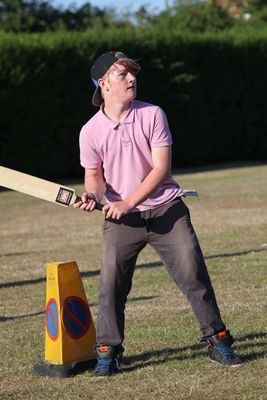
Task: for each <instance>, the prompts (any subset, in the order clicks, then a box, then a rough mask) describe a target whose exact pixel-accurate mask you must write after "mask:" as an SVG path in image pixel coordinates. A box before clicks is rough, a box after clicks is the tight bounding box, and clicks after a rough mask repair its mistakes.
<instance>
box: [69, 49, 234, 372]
mask: <svg viewBox="0 0 267 400" xmlns="http://www.w3.org/2000/svg"><path fill="white" fill-rule="evenodd" d="M139 69H140V66H139V65H138V64H137V63H136V62H135V61H134V60H133V59H130V58H128V57H127V56H126V55H125V54H123V53H121V52H113V51H112V52H108V53H104V54H103V55H102V56H100V57H98V58H97V60H96V61H95V62H94V64H93V66H92V69H91V78H92V80H93V82H94V84H95V85H96V89H95V93H94V95H93V99H92V102H93V104H94V105H95V106H97V107H100V109H99V111H98V112H97V113H96V114H95V115H94V117H93V118H91V119H90V120H89V121H88V122H87V123H86V124H85V125H84V126H83V128H82V130H81V133H80V157H81V165H82V166H83V167H84V168H85V189H86V192H85V193H84V194H83V195H82V200H81V201H80V202H79V203H77V204H76V205H75V207H79V208H81V209H82V210H85V211H90V212H91V211H93V210H94V208H95V206H96V203H98V202H99V201H100V200H101V199H102V197H103V195H105V199H106V204H105V205H104V207H103V210H102V213H103V215H104V217H105V221H104V226H103V246H102V263H101V274H100V286H99V301H98V321H97V327H96V331H97V346H96V353H97V366H96V369H95V375H96V376H106V375H111V374H113V373H117V372H120V370H121V359H122V353H123V350H124V349H123V346H122V345H123V341H124V322H125V315H124V311H125V304H126V301H127V295H128V294H129V292H130V289H131V284H132V277H133V273H134V268H135V264H136V261H137V256H138V254H139V253H140V251H141V250H142V249H143V248H144V247H145V246H146V245H147V244H150V245H151V246H152V247H153V248H154V249H155V250H156V252H157V253H158V255H159V257H160V258H161V260H162V262H163V264H164V265H165V267H166V268H167V270H168V272H169V274H170V276H171V277H172V278H173V279H174V281H175V282H176V284H177V285H178V286H179V288H180V289H181V290H182V291H183V293H184V294H185V295H186V296H187V299H188V301H189V302H190V304H191V307H192V309H193V312H194V313H195V315H196V317H197V319H198V322H199V325H200V329H201V332H202V341H203V342H206V343H207V345H208V350H209V355H210V358H211V359H212V360H213V361H217V362H219V363H221V364H224V365H230V366H238V365H240V364H241V360H240V358H239V357H237V356H236V355H235V353H234V352H233V351H232V348H231V345H232V343H233V338H232V336H231V335H230V332H229V331H228V330H226V326H225V325H224V323H223V321H222V319H221V316H220V312H219V309H218V306H217V302H216V298H215V294H214V291H213V288H212V284H211V281H210V278H209V275H208V272H207V268H206V265H205V261H204V258H203V255H202V252H201V249H200V246H199V243H198V239H197V237H196V234H195V232H194V229H193V226H192V224H191V221H190V215H189V210H188V208H187V206H186V205H185V204H184V202H183V200H182V197H181V196H182V195H183V194H184V192H183V189H182V188H181V187H180V186H179V185H178V183H177V182H176V181H175V180H174V179H173V178H172V177H171V144H172V138H171V134H170V131H169V126H168V122H167V118H166V115H165V113H164V112H163V110H162V109H161V108H160V107H157V106H154V105H152V104H148V103H144V102H141V101H137V100H135V97H136V74H137V73H138V71H139Z"/></svg>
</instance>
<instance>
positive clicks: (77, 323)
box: [62, 296, 91, 339]
mask: <svg viewBox="0 0 267 400" xmlns="http://www.w3.org/2000/svg"><path fill="white" fill-rule="evenodd" d="M62 319H63V325H64V327H65V330H66V332H67V334H68V335H69V336H70V337H71V338H72V339H79V338H81V337H82V336H84V335H85V334H86V332H87V331H88V329H89V327H90V323H91V314H90V311H89V307H88V304H87V303H86V302H85V301H84V300H83V299H81V298H80V297H78V296H70V297H67V298H66V299H65V300H64V303H63V310H62Z"/></svg>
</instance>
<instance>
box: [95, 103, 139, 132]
mask: <svg viewBox="0 0 267 400" xmlns="http://www.w3.org/2000/svg"><path fill="white" fill-rule="evenodd" d="M103 108H104V103H102V104H101V106H100V110H99V111H100V113H101V115H102V117H103V118H105V120H106V122H107V123H108V124H109V126H110V128H112V129H116V128H117V127H118V126H119V125H120V124H121V122H117V121H113V120H112V119H111V118H109V117H108V116H107V115H106V114H105V113H104V111H103ZM133 122H134V100H133V101H132V103H131V106H130V108H129V111H128V114H127V115H126V117H125V119H124V121H123V122H122V123H123V124H132V123H133Z"/></svg>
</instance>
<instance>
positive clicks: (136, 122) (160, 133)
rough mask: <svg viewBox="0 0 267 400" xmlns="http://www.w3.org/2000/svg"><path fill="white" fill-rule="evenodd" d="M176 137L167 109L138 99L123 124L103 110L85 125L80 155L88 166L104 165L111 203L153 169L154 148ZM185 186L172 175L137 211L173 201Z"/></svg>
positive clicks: (126, 193) (120, 198)
mask: <svg viewBox="0 0 267 400" xmlns="http://www.w3.org/2000/svg"><path fill="white" fill-rule="evenodd" d="M171 144H172V138H171V134H170V130H169V126H168V122H167V118H166V115H165V113H164V111H163V110H162V109H161V108H160V107H158V106H154V105H152V104H148V103H144V102H141V101H138V100H134V101H133V102H132V104H131V108H130V110H129V113H128V114H127V116H126V118H125V120H124V121H123V122H122V123H118V122H115V121H112V120H111V119H110V118H108V117H107V116H106V115H105V114H104V113H103V111H102V109H101V108H100V110H99V111H98V112H97V113H96V114H95V115H94V116H93V117H92V118H91V119H90V120H89V121H88V122H87V123H86V124H85V125H84V126H83V127H82V129H81V132H80V158H81V165H82V166H83V167H84V168H90V169H94V168H97V167H98V166H99V165H102V167H103V171H104V177H105V182H106V188H105V198H106V200H107V201H108V202H112V201H119V200H123V199H125V198H127V197H128V196H129V195H130V194H131V193H132V192H133V191H134V190H135V189H136V188H137V187H138V186H139V185H140V184H141V182H142V181H143V180H144V178H145V177H146V176H147V175H148V174H149V172H150V171H151V170H152V168H153V163H152V157H151V148H154V147H162V146H169V145H171ZM180 192H181V189H180V187H179V185H178V183H177V182H175V180H174V179H173V178H172V177H171V176H170V177H169V178H168V179H167V180H166V181H165V182H164V183H163V184H162V186H161V187H160V188H159V189H158V190H157V191H156V192H155V193H154V194H153V195H152V196H151V197H150V198H148V199H146V200H145V201H144V202H143V203H141V204H139V205H138V206H137V208H136V209H134V210H133V211H137V210H139V211H143V210H148V209H151V208H155V207H158V206H160V205H163V204H165V203H168V202H170V201H171V200H173V199H174V198H175V197H177V196H178V195H179V193H180Z"/></svg>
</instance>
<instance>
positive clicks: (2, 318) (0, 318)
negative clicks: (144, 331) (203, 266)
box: [0, 296, 159, 322]
mask: <svg viewBox="0 0 267 400" xmlns="http://www.w3.org/2000/svg"><path fill="white" fill-rule="evenodd" d="M158 297H159V296H138V297H132V298H130V299H128V301H127V303H133V302H136V301H144V300H153V299H156V298H158ZM89 306H90V307H95V306H97V304H96V303H90V304H89ZM44 314H45V311H37V312H35V313H30V314H21V315H14V316H3V315H0V322H5V321H12V320H15V319H21V318H29V317H38V316H39V315H44Z"/></svg>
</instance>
